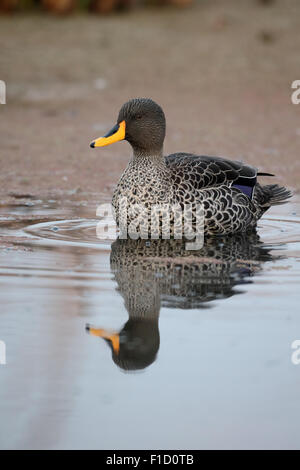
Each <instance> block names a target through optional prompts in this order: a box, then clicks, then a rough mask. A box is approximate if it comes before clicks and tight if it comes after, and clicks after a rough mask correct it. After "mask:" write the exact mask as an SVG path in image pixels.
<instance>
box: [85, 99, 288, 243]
mask: <svg viewBox="0 0 300 470" xmlns="http://www.w3.org/2000/svg"><path fill="white" fill-rule="evenodd" d="M165 134H166V118H165V114H164V112H163V110H162V108H161V106H160V105H158V104H157V103H156V102H155V101H153V100H152V99H150V98H133V99H131V100H129V101H127V102H126V103H125V104H124V105H123V106H122V107H121V109H120V111H119V115H118V118H117V124H116V125H115V126H114V127H113V128H112V129H111V130H110V131H109V132H108V133H107V134H106V135H104V136H103V137H99V138H97V139H95V140H93V141H92V142H91V143H90V147H91V148H97V147H104V146H107V145H111V144H113V143H115V142H119V141H122V140H126V141H127V142H128V143H129V144H130V145H131V147H132V157H131V159H130V161H129V163H128V165H127V167H126V169H125V171H124V172H123V174H122V175H121V177H120V180H119V182H118V184H117V186H116V189H115V191H114V193H113V197H112V207H113V213H114V217H115V219H116V223H117V225H118V227H119V229H120V230H121V233H122V232H124V231H126V230H127V229H128V228H131V232H134V233H133V235H136V233H137V232H138V233H139V235H140V236H141V237H142V238H147V236H149V234H150V232H151V237H152V236H153V238H160V237H163V231H162V227H161V225H162V224H161V219H160V222H158V225H157V212H156V213H155V214H156V215H155V217H154V218H151V217H152V214H151V210H152V209H153V207H155V208H157V207H158V208H159V210H160V212H159V217H163V216H164V215H166V214H165V212H166V211H168V213H169V215H170V212H171V215H170V227H171V232H170V235H171V236H174V234H175V230H176V226H177V228H178V225H179V226H180V223H178V218H176V217H175V215H176V210H175V211H174V210H172V211H170V207H172V208H174V207H175V208H178V210H179V211H180V210H185V208H189V210H190V211H191V218H190V219H189V220H190V221H191V227H192V229H194V228H195V212H196V210H197V207H198V206H200V207H201V208H202V211H203V212H202V213H203V227H202V228H203V231H204V234H206V235H229V234H236V233H245V232H247V231H253V230H256V226H257V222H258V220H259V219H260V218H261V217H262V215H263V214H264V213H265V212H266V211H267V210H268V209H269V208H270V207H272V206H274V205H277V204H283V203H285V202H286V201H287V200H288V199H289V198H290V197H291V196H292V193H291V191H290V190H288V189H286V188H285V187H283V186H279V185H277V184H269V185H261V184H260V183H259V182H258V178H259V176H274V175H273V174H271V173H263V172H259V171H258V169H257V168H255V167H254V166H252V165H249V164H246V163H244V162H242V161H235V160H229V159H227V158H223V157H217V156H206V155H196V154H192V153H187V152H179V153H173V154H170V155H167V156H165V155H164V153H163V144H164V139H165ZM140 207H142V208H143V211H142V212H140V213H139V215H138V216H137V213H136V208H140ZM164 211H165V212H164ZM181 214H182V212H181ZM151 223H152V227H151ZM184 223H186V221H185V222H184ZM186 224H187V223H186ZM154 225H155V227H156V228H157V227H159V229H158V231H157V230H156V232H155V231H154V235H153V230H152V228H153V227H154ZM137 226H138V227H139V230H137ZM132 228H134V229H132ZM151 230H152V231H151ZM131 232H129V234H130V233H131ZM133 235H132V238H134V236H133ZM136 237H138V235H137V236H136Z"/></svg>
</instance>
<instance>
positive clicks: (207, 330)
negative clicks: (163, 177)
mask: <svg viewBox="0 0 300 470" xmlns="http://www.w3.org/2000/svg"><path fill="white" fill-rule="evenodd" d="M0 10H1V14H0V44H1V53H0V80H2V81H4V82H5V83H6V91H7V96H6V104H3V105H2V104H0V170H1V171H0V305H1V310H0V340H3V341H5V343H6V345H7V366H5V367H4V366H1V370H0V380H1V384H0V415H1V423H0V447H1V448H111V449H118V448H122V449H124V448H125V449H126V448H127V449H133V448H135V449H137V448H146V449H149V448H152V449H163V448H166V449H169V448H176V449H195V448H227V449H228V448H298V447H299V437H298V436H299V411H298V410H299V409H300V407H299V377H300V376H299V368H298V369H297V368H296V367H295V365H294V364H292V362H291V353H292V350H291V344H292V342H293V341H294V340H295V339H297V338H299V336H298V333H299V331H300V322H299V313H298V312H299V282H300V264H299V260H300V254H299V253H300V243H299V221H300V218H299V196H298V197H297V196H296V197H295V198H294V199H292V201H291V203H289V204H287V205H286V206H280V207H279V208H277V207H276V208H274V209H272V210H271V211H270V212H268V213H267V215H266V217H264V218H263V220H262V221H261V222H260V225H259V235H260V236H261V241H260V242H258V238H257V239H255V240H254V242H253V241H251V239H247V240H246V242H245V243H242V244H241V245H239V244H237V245H235V244H234V243H233V244H232V243H231V239H230V238H229V240H228V243H227V244H223V243H219V242H218V243H216V247H215V249H213V250H211V249H210V246H208V250H207V251H204V256H203V253H202V255H201V257H202V261H200V258H196V257H195V259H194V260H193V256H192V257H191V258H192V260H190V262H189V260H188V262H187V264H186V265H185V264H184V262H183V259H184V258H182V254H181V252H180V251H179V252H178V250H177V251H176V250H175V251H174V252H173V251H172V250H171V249H170V251H168V252H167V253H170V254H171V255H172V257H173V258H177V261H176V262H175V260H174V262H172V263H171V262H170V258H169V257H165V255H164V254H165V253H166V251H164V250H161V253H162V255H163V256H161V258H160V263H161V264H158V265H157V266H162V267H163V266H165V268H166V266H167V267H168V266H171V268H168V269H165V270H161V271H160V272H158V271H157V272H156V271H151V269H149V267H148V268H147V269H144V268H143V264H142V262H141V260H140V258H139V261H138V263H139V266H141V268H140V270H138V271H137V274H135V272H136V271H135V269H133V273H134V274H135V275H136V277H137V279H138V281H139V282H137V283H135V280H134V278H132V277H131V271H130V269H127V268H126V266H127V261H128V260H127V257H126V256H127V252H126V250H124V252H122V250H121V248H120V246H119V249H118V244H114V247H113V250H112V258H111V259H112V263H111V262H110V255H111V246H110V243H108V244H106V243H100V242H99V240H98V239H97V237H96V224H97V223H98V222H99V218H97V219H95V217H96V208H97V206H98V205H99V204H100V203H102V202H108V201H110V200H111V194H112V192H113V188H114V186H115V184H116V183H117V181H118V179H119V177H120V174H121V172H122V171H123V169H124V168H125V167H126V165H127V161H128V159H129V158H130V154H131V149H130V146H129V145H128V144H127V143H125V142H120V143H117V144H115V145H112V146H108V147H104V148H101V149H94V150H92V149H91V148H90V147H89V143H90V142H91V141H92V140H93V139H95V138H96V137H99V136H101V135H103V134H104V133H106V132H107V131H108V130H109V129H111V127H112V126H113V125H114V124H115V122H116V119H117V116H118V111H119V109H120V107H121V106H122V104H123V103H124V102H126V101H127V100H129V99H130V98H133V97H151V98H152V99H154V100H155V101H157V102H158V103H159V104H160V105H161V106H162V107H163V109H164V111H165V114H166V117H167V136H166V142H165V152H166V153H172V152H178V151H185V152H195V153H198V154H207V155H220V156H224V157H228V158H230V159H237V160H241V159H242V160H244V161H245V162H247V163H250V164H253V165H255V166H257V167H259V168H260V170H261V171H265V172H271V173H275V174H276V178H273V179H271V178H268V179H267V182H268V184H270V182H271V183H273V182H274V183H279V184H282V185H285V186H287V187H289V188H293V189H294V190H295V192H296V193H297V192H299V190H300V178H299V176H300V164H299V160H300V159H299V154H300V118H299V117H300V115H299V113H300V104H298V105H297V104H293V103H292V100H291V96H292V92H293V91H294V90H293V89H292V88H291V85H292V83H293V82H294V81H295V80H300V2H299V0H274V1H271V0H269V1H267V0H265V1H262V0H260V1H259V0H194V1H192V0H161V1H159V0H157V1H155V2H154V0H153V1H152V0H136V1H134V0H80V1H79V0H77V1H76V0H40V1H33V0H22V1H21V0H20V1H17V0H0ZM0 85H1V83H0ZM297 201H298V202H297ZM130 247H131V245H130V244H129V248H130ZM154 248H155V245H154ZM170 248H171V247H170ZM128 253H129V254H130V255H132V257H133V258H134V256H135V252H134V250H131V248H130V249H129V250H128ZM148 253H149V251H148ZM158 253H159V252H158V251H157V252H155V256H156V257H157V254H158ZM138 254H139V256H140V252H138ZM179 255H180V256H179ZM129 259H130V258H129ZM149 259H150V260H153V259H154V257H150V258H149ZM155 259H156V258H155ZM178 259H179V261H178ZM146 260H147V258H146ZM195 260H197V262H196V261H195ZM198 260H199V263H198ZM207 260H208V261H207ZM220 260H223V261H224V263H221V264H220ZM210 261H211V262H210ZM156 262H157V260H156ZM164 263H166V264H165V265H164ZM223 264H224V266H223ZM128 266H129V267H130V263H129V262H128ZM132 266H135V264H134V263H133V264H132ZM153 266H155V263H153ZM178 268H179V269H178ZM142 271H143V272H144V273H147V272H148V273H150V275H151V276H152V277H149V278H148V279H147V278H143V275H142ZM168 274H169V276H168ZM128 286H129V287H128ZM147 294H148V296H149V298H150V299H153V305H151V308H152V309H153V311H152V310H151V311H150V314H151V313H152V314H153V315H152V317H151V315H150V319H151V328H149V327H148V326H147V328H143V327H142V328H140V329H139V330H138V329H137V330H138V331H141V332H142V334H140V336H138V335H137V343H136V344H137V345H138V347H137V353H136V357H137V358H138V359H139V357H138V355H139V351H140V350H139V348H140V346H139V345H141V350H142V347H143V346H144V344H146V345H147V344H148V345H150V346H149V350H150V353H151V354H149V356H148V362H147V364H148V365H149V367H147V368H146V369H145V373H143V374H141V373H137V374H129V373H122V372H121V370H120V369H119V367H118V366H117V365H116V364H117V363H118V361H117V360H116V356H112V351H111V350H110V348H109V346H108V344H106V341H104V340H103V339H102V338H95V337H92V336H91V335H88V334H87V333H86V331H85V326H86V323H89V324H91V325H93V326H95V327H97V328H100V329H101V328H106V329H109V330H112V331H117V332H121V331H124V330H125V326H124V325H127V326H126V328H127V331H134V329H133V328H132V325H139V327H140V324H139V323H138V322H137V319H138V315H137V313H136V312H137V311H138V309H131V310H130V309H129V308H128V311H127V307H128V305H129V306H130V305H131V306H132V305H133V306H135V304H134V303H131V299H130V295H131V296H132V298H134V299H137V303H136V305H137V306H138V307H139V302H138V301H139V300H140V299H141V300H142V302H141V303H142V306H143V303H144V299H145V298H146V299H147ZM202 294H203V295H202ZM235 294H242V295H235ZM122 296H123V297H122ZM128 299H129V300H128ZM196 300H197V302H196ZM124 302H125V303H124ZM195 302H196V303H195ZM160 307H161V312H160ZM149 310H150V309H149ZM140 311H141V312H142V313H143V317H142V320H143V319H144V318H146V317H145V316H144V310H143V308H140ZM159 314H160V317H159ZM130 319H131V320H132V319H134V321H133V322H132V321H130ZM158 320H159V328H158ZM130 325H131V328H132V330H130V328H129V326H130ZM142 325H143V323H142ZM148 339H149V341H148ZM153 339H154V340H153ZM143 341H144V342H143ZM159 341H160V343H159ZM132 344H135V343H134V342H133V343H132ZM159 344H160V349H159V352H157V350H158V347H159ZM131 347H132V346H131ZM147 347H148V346H147ZM151 347H152V349H151ZM128 350H129V348H128ZM146 351H147V349H146ZM133 352H135V351H133ZM156 353H157V360H155V361H154V359H155V357H154V356H155V354H156ZM132 356H133V354H132ZM120 357H121V356H120ZM149 357H150V359H151V361H152V363H151V364H150V361H149ZM112 359H113V360H112ZM113 361H115V362H113ZM124 363H126V362H125V361H124ZM139 364H140V365H141V362H139ZM145 365H146V362H144V363H143V364H142V366H143V367H145ZM132 368H133V367H132ZM1 405H2V407H1Z"/></svg>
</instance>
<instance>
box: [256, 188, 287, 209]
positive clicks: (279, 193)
mask: <svg viewBox="0 0 300 470" xmlns="http://www.w3.org/2000/svg"><path fill="white" fill-rule="evenodd" d="M292 195H293V193H292V191H290V190H289V189H287V188H285V187H284V186H278V184H268V185H267V186H260V196H261V198H260V199H261V200H260V207H261V208H264V209H265V210H267V209H268V208H269V207H271V206H277V205H280V204H285V203H286V202H287V201H288V199H290V198H291V197H292Z"/></svg>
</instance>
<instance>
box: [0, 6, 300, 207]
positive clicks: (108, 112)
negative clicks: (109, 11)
mask: <svg viewBox="0 0 300 470" xmlns="http://www.w3.org/2000/svg"><path fill="white" fill-rule="evenodd" d="M299 13H300V6H299V2H298V1H297V0H289V1H283V0H282V1H280V0H278V1H277V2H275V3H274V4H272V5H271V6H269V7H263V6H261V5H260V4H259V2H254V1H250V0H249V1H248V0H245V1H242V2H240V1H239V2H237V1H234V0H229V1H227V2H222V1H214V2H209V1H199V2H198V3H196V4H195V5H193V6H192V7H190V8H188V9H186V10H184V11H178V10H173V9H168V8H166V9H163V10H161V9H159V10H155V9H148V10H147V9H146V10H145V9H142V10H139V9H137V10H135V11H132V12H130V13H128V14H116V15H113V16H110V17H105V18H96V17H91V16H88V15H86V16H85V15H81V16H76V15H75V16H72V17H70V18H65V19H57V18H49V17H44V16H38V15H37V16H18V17H11V18H0V41H1V44H2V48H1V58H0V67H1V68H0V70H1V76H0V78H1V79H2V80H5V81H6V84H7V104H6V105H3V106H1V110H0V112H1V129H0V133H1V156H0V165H1V174H0V194H1V198H2V200H4V199H7V197H8V195H9V194H12V195H14V194H17V195H18V194H19V195H20V194H33V195H43V194H49V193H51V194H53V193H64V192H66V191H71V192H80V191H83V192H89V193H97V192H101V193H107V194H108V195H109V194H111V192H112V190H113V187H114V185H115V183H116V182H117V180H118V178H119V175H120V172H121V171H122V169H123V168H124V167H125V166H126V162H127V160H128V158H129V156H130V147H129V145H128V144H127V143H124V142H123V143H118V144H115V145H114V146H112V147H107V148H104V149H98V150H92V149H90V148H89V142H90V141H91V140H92V139H93V138H95V137H98V136H99V135H101V134H102V133H103V132H105V131H106V130H107V129H109V128H110V127H111V125H112V124H113V123H114V122H115V119H116V116H117V112H118V110H119V108H120V106H121V104H122V103H123V102H124V101H126V100H127V99H129V98H131V97H134V96H150V97H152V98H153V99H155V100H156V101H158V102H159V103H160V104H161V105H162V106H163V108H164V110H165V112H166V115H167V123H168V128H167V138H166V144H165V151H166V153H171V152H175V151H180V150H186V151H189V152H196V153H202V154H211V155H223V156H228V157H229V158H233V159H243V160H245V161H247V162H249V163H251V164H254V165H256V166H258V167H259V168H260V169H261V170H263V171H271V172H274V173H276V175H277V181H278V182H280V183H283V184H287V185H289V186H291V187H293V188H295V189H296V190H299V189H300V184H299V175H300V165H299V153H300V119H299V113H300V105H298V106H297V105H293V104H292V103H291V83H292V81H293V80H296V79H299V78H300V77H299V50H300V35H299Z"/></svg>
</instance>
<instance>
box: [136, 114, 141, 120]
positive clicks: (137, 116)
mask: <svg viewBox="0 0 300 470" xmlns="http://www.w3.org/2000/svg"><path fill="white" fill-rule="evenodd" d="M142 117H143V116H142V115H141V114H136V116H135V119H142Z"/></svg>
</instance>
